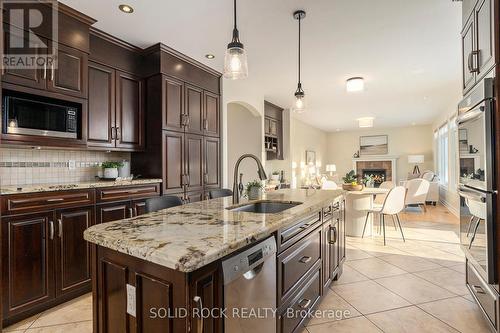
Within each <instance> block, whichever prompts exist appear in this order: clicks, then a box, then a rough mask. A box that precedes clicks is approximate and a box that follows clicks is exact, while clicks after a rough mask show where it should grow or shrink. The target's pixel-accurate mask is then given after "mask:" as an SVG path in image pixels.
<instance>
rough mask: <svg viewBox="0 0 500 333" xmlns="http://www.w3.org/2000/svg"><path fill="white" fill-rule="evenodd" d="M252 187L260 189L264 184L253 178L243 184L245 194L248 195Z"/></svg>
mask: <svg viewBox="0 0 500 333" xmlns="http://www.w3.org/2000/svg"><path fill="white" fill-rule="evenodd" d="M253 188H257V189H259V190H261V191H262V190H263V189H264V186H263V185H262V182H261V181H260V180H254V181H251V182H249V183H247V185H246V186H245V196H247V197H248V194H249V193H250V191H251V190H252V189H253Z"/></svg>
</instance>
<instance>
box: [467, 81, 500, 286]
mask: <svg viewBox="0 0 500 333" xmlns="http://www.w3.org/2000/svg"><path fill="white" fill-rule="evenodd" d="M493 97H494V79H492V78H487V79H484V81H483V82H481V83H479V84H478V85H477V87H476V88H475V89H474V90H473V91H471V92H470V93H469V94H468V95H467V96H466V97H465V99H464V100H463V101H462V102H460V104H459V107H458V117H457V125H458V141H459V142H458V146H459V149H458V150H459V152H458V156H459V188H458V194H459V196H460V242H461V245H462V249H463V250H464V252H465V255H466V257H467V259H468V260H469V262H470V263H471V264H473V265H474V266H475V268H476V269H477V271H478V272H479V273H480V274H481V275H482V277H483V278H484V280H485V281H487V282H488V283H489V284H496V283H497V280H498V279H497V272H496V262H495V258H494V253H495V246H496V236H495V233H496V226H495V220H496V217H495V213H496V203H495V202H496V198H495V196H496V195H497V192H496V188H495V173H494V170H495V163H494V153H495V140H494V124H495V123H494V98H493Z"/></svg>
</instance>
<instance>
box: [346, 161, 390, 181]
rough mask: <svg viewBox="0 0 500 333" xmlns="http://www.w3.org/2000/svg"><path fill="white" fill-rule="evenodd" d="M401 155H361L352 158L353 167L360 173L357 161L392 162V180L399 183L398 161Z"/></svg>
mask: <svg viewBox="0 0 500 333" xmlns="http://www.w3.org/2000/svg"><path fill="white" fill-rule="evenodd" d="M398 159H399V156H396V155H370V156H360V157H359V158H353V159H352V168H353V170H354V172H356V173H358V165H357V162H377V161H380V162H385V161H387V162H391V169H392V177H391V178H392V181H393V182H394V183H397V181H398V174H397V161H398Z"/></svg>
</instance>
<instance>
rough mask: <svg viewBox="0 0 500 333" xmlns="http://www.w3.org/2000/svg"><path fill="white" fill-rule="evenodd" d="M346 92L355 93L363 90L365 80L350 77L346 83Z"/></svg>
mask: <svg viewBox="0 0 500 333" xmlns="http://www.w3.org/2000/svg"><path fill="white" fill-rule="evenodd" d="M346 90H347V91H348V92H357V91H363V90H365V79H363V78H362V77H351V78H350V79H347V81H346Z"/></svg>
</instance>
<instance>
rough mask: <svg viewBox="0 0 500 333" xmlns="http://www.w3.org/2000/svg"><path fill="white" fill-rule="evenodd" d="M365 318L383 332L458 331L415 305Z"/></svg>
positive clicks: (442, 332)
mask: <svg viewBox="0 0 500 333" xmlns="http://www.w3.org/2000/svg"><path fill="white" fill-rule="evenodd" d="M367 318H368V319H369V320H370V321H371V322H373V323H374V324H375V325H377V327H379V328H380V329H382V330H383V331H384V332H385V333H414V332H415V333H416V332H419V333H446V332H453V333H458V332H457V331H456V330H455V329H453V328H452V327H450V326H448V325H446V324H445V323H443V322H442V321H440V320H439V319H436V318H434V317H433V316H431V315H429V314H428V313H426V312H424V311H422V310H421V309H419V308H417V307H415V306H410V307H407V308H402V309H396V310H390V311H385V312H380V313H375V314H371V315H369V316H367Z"/></svg>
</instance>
